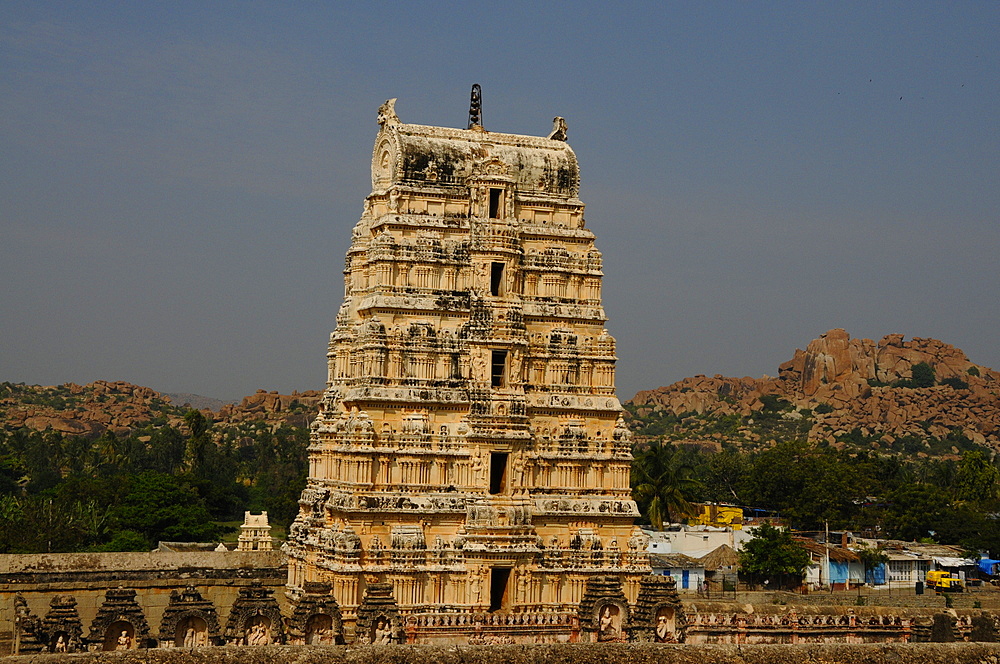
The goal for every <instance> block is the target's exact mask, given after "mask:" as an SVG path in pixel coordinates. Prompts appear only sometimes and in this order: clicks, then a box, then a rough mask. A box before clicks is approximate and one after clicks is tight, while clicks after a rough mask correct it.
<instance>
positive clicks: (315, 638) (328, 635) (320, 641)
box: [306, 614, 333, 645]
mask: <svg viewBox="0 0 1000 664" xmlns="http://www.w3.org/2000/svg"><path fill="white" fill-rule="evenodd" d="M306 643H307V644H309V645H327V644H331V643H333V618H331V617H330V616H327V615H322V614H317V615H315V616H312V617H311V618H309V622H308V623H307V624H306Z"/></svg>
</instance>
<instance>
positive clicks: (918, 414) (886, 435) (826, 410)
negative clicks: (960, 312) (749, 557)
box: [627, 329, 1000, 452]
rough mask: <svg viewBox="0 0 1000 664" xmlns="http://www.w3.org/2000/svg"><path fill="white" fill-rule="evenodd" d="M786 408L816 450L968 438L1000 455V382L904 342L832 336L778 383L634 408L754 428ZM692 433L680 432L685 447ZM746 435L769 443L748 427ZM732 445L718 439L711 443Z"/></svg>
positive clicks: (723, 385) (797, 357) (703, 390)
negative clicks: (732, 420)
mask: <svg viewBox="0 0 1000 664" xmlns="http://www.w3.org/2000/svg"><path fill="white" fill-rule="evenodd" d="M919 365H926V366H925V367H923V369H924V371H926V367H930V368H931V369H933V379H932V380H931V381H930V383H931V384H928V386H915V385H914V383H915V381H914V380H913V379H914V375H913V374H914V372H915V370H914V367H918V371H919V370H920V367H919ZM924 384H925V383H924ZM776 399H777V400H779V401H777V403H781V404H783V405H784V409H783V410H784V412H783V414H782V417H784V418H785V419H788V420H800V421H802V420H803V418H805V421H804V422H803V425H807V432H806V437H807V438H808V439H809V440H811V441H827V442H829V443H831V444H840V443H842V442H843V441H844V439H845V438H847V437H850V438H852V439H853V440H855V441H856V442H857V441H859V440H860V441H863V442H865V443H868V444H872V446H873V447H875V448H880V447H882V448H886V447H888V448H889V449H892V446H893V444H894V443H895V442H896V441H897V440H899V439H903V438H906V439H909V440H913V439H936V440H942V441H943V440H951V439H954V440H959V439H964V440H966V441H971V443H972V444H975V445H980V446H985V447H989V448H992V449H994V450H1000V373H998V372H996V371H993V370H992V369H989V368H986V367H982V366H980V365H977V364H975V363H973V362H972V361H970V360H969V358H968V357H967V356H966V355H965V353H963V352H962V351H961V350H959V349H958V348H955V347H954V346H951V345H949V344H946V343H944V342H942V341H938V340H936V339H923V338H916V337H915V338H913V339H910V340H909V341H906V340H905V339H904V337H903V335H901V334H890V335H887V336H885V337H883V338H882V339H881V340H879V341H878V342H875V341H872V340H871V339H852V338H851V337H850V335H849V334H848V333H847V332H846V331H845V330H842V329H834V330H830V331H829V332H827V333H825V334H822V335H820V337H819V338H818V339H814V340H813V341H811V342H810V343H809V344H808V346H806V349H805V350H800V349H797V350H796V351H795V354H794V355H793V357H792V359H790V360H789V361H787V362H784V363H783V364H781V365H780V366H779V367H778V376H777V377H776V378H773V377H769V376H764V377H762V378H729V377H724V376H721V375H716V376H713V377H707V376H704V375H699V376H694V377H692V378H685V379H683V380H680V381H678V382H676V383H673V384H672V385H668V386H666V387H661V388H658V389H656V390H646V391H641V392H639V393H638V394H636V395H635V397H633V398H632V399H631V400H630V401H629V402H627V406H628V407H629V409H630V411H631V412H632V413H633V414H634V415H637V416H638V417H639V418H643V417H646V416H649V415H650V414H652V413H670V414H673V415H677V416H680V415H689V416H690V415H700V416H704V415H710V416H711V415H714V416H718V417H725V416H739V417H741V418H743V424H744V425H752V424H753V414H754V413H760V412H762V409H766V407H767V406H771V407H772V409H773V406H774V404H775V403H776V401H775V400H776ZM803 428H806V426H804V427H803ZM683 429H684V427H683V426H680V427H678V428H677V430H678V431H680V432H681V434H682V435H681V439H683V437H684V431H683ZM688 433H690V434H691V435H690V436H689V438H690V439H691V440H690V442H697V439H698V438H699V433H698V431H697V430H696V429H692V430H691V431H689V432H688ZM739 434H740V435H742V436H743V437H744V438H748V441H749V442H762V441H761V439H760V436H754V435H753V434H751V433H750V428H747V427H746V426H743V427H742V431H740V432H739ZM740 435H737V436H736V437H737V438H739V437H740ZM725 438H726V437H725V436H724V435H723V436H719V435H716V434H713V435H712V440H711V441H707V442H715V443H718V442H719V441H720V440H724V439H725ZM676 439H677V437H675V440H676ZM910 451H915V450H913V449H911V450H910ZM951 451H952V452H956V451H957V450H951Z"/></svg>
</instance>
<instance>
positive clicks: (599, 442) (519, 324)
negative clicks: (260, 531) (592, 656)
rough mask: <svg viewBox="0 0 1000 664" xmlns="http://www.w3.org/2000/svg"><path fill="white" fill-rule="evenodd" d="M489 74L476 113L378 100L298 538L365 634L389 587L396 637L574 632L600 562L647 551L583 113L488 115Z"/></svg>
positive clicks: (303, 560)
mask: <svg viewBox="0 0 1000 664" xmlns="http://www.w3.org/2000/svg"><path fill="white" fill-rule="evenodd" d="M477 93H478V86H477V87H476V88H474V94H473V98H474V99H473V102H474V103H473V110H472V112H471V113H470V121H469V127H468V128H467V129H449V128H443V127H429V126H422V125H413V124H403V123H402V122H400V120H399V118H398V117H397V115H396V113H395V110H394V103H395V100H394V99H393V100H390V101H388V102H386V103H385V104H383V106H382V107H381V108H380V109H379V115H378V124H379V133H378V136H377V137H376V139H375V149H374V153H373V156H372V192H371V194H370V195H369V196H368V197H367V198H366V199H365V205H364V212H363V214H362V216H361V220H360V221H359V222H358V223H357V225H356V226H355V227H354V231H353V236H352V243H351V247H350V249H349V251H348V253H347V261H346V266H345V270H344V301H343V304H342V305H341V307H340V310H339V313H338V314H337V321H336V329H335V330H334V331H333V333H332V334H331V337H330V345H329V352H328V354H327V357H328V366H329V373H328V378H327V387H326V392H325V396H324V399H323V403H322V407H321V412H320V414H319V416H318V417H317V419H316V421H315V422H314V423H313V425H312V434H311V445H310V448H309V453H310V470H309V479H308V486H307V488H306V490H305V491H304V492H303V494H302V498H301V500H300V501H299V504H300V513H299V515H298V517H297V518H296V520H295V522H294V523H293V525H292V527H291V529H290V532H289V541H288V545H287V551H288V553H289V556H290V558H289V579H288V594H289V597H290V598H291V599H292V601H295V599H296V598H297V597H299V596H301V595H302V593H303V592H304V589H305V588H306V584H307V583H308V584H317V583H321V584H327V585H329V586H330V587H331V588H332V593H333V595H334V596H335V598H336V600H337V603H338V604H339V606H340V609H341V611H342V615H343V621H344V625H345V628H346V631H347V632H348V634H350V631H351V629H353V625H354V623H355V621H357V618H358V615H359V609H361V611H362V614H363V615H365V616H369V615H370V614H371V609H370V607H369V608H365V606H366V604H365V603H366V601H368V600H367V599H366V598H368V597H369V596H371V597H374V596H376V595H378V597H380V598H381V599H379V601H380V602H383V603H386V602H389V600H388V599H387V594H386V589H387V588H388V587H391V590H392V599H394V600H395V606H394V608H393V611H398V616H388V615H387V616H386V618H385V621H383V622H380V623H379V625H380V627H379V629H381V630H383V632H384V633H385V634H388V631H386V630H388V627H387V625H388V624H389V622H390V619H391V620H395V621H397V622H398V625H399V627H398V634H397V635H395V636H393V638H394V639H396V640H403V639H408V640H410V641H423V642H428V641H430V642H433V641H436V640H437V641H448V640H450V641H455V640H461V639H462V638H463V635H465V636H469V635H472V636H469V638H472V639H473V642H475V640H474V639H475V638H485V637H482V634H484V633H490V634H499V635H500V636H498V637H495V638H501V639H507V640H514V641H518V640H529V638H528V636H525V635H529V636H530V637H531V639H532V640H538V639H539V638H541V640H567V639H569V638H570V632H571V629H572V628H571V623H573V619H572V617H573V616H576V614H577V611H578V609H579V607H580V603H581V600H583V598H584V592H585V587H586V585H587V580H588V579H590V578H592V577H594V576H597V575H602V576H608V575H613V576H615V577H617V578H619V579H621V582H622V590H623V592H624V594H625V596H626V597H624V598H622V599H623V600H624V599H627V600H628V601H629V602H634V601H635V600H636V596H637V594H638V590H639V579H640V578H641V577H642V576H644V575H646V574H649V571H650V570H649V565H648V559H647V556H646V553H645V542H644V541H643V536H642V534H641V531H639V529H638V528H637V527H635V526H634V524H633V521H634V518H635V517H636V516H638V511H637V509H636V506H635V503H634V502H633V501H632V499H631V495H630V489H629V469H630V462H631V460H632V456H631V450H630V446H631V440H630V436H629V433H628V431H627V429H626V428H625V426H624V423H623V420H622V418H621V412H622V409H621V406H620V404H619V401H618V399H617V398H616V396H615V382H614V381H615V359H616V358H615V340H614V338H613V337H612V336H611V335H610V334H608V331H607V330H606V329H604V324H605V315H604V309H603V308H602V306H601V277H602V266H601V253H600V252H599V251H598V250H597V249H596V248H595V246H594V235H593V233H591V232H590V231H589V230H588V229H587V228H586V227H585V223H584V205H583V203H582V202H581V201H580V199H579V198H578V194H579V184H580V174H579V167H578V165H577V160H576V155H575V154H574V153H573V150H572V149H571V148H570V147H569V145H568V144H567V143H566V123H565V122H564V121H563V119H562V118H556V119H555V126H554V128H553V131H552V133H551V134H550V135H549V136H548V137H546V138H543V137H534V136H516V135H510V134H500V133H494V132H490V131H486V130H485V129H484V128H483V126H482V123H481V121H480V116H479V110H478V94H477ZM369 590H371V592H369ZM366 611H367V613H366ZM511 616H513V617H511ZM368 621H369V618H368V617H365V618H364V620H363V621H360V622H359V625H360V624H362V623H364V624H365V625H367V624H368ZM371 621H373V623H374V621H375V618H371ZM546 621H548V622H546ZM511 625H514V627H511ZM517 625H520V626H521V627H520V628H519V627H517ZM531 625H533V627H531ZM484 626H485V627H484ZM529 627H530V628H529ZM522 628H524V629H522ZM361 629H362V628H359V630H358V631H359V632H360V631H361ZM364 629H367V627H365V628H364ZM372 629H375V628H372ZM404 629H405V634H404V633H403V630H404ZM484 630H485V631H484ZM476 634H478V635H480V636H479V637H476V636H475V635H476ZM505 635H506V636H505ZM357 638H358V639H360V640H362V641H364V640H374V639H376V638H381V639H383V640H384V638H388V637H383V635H382V632H378V633H375V632H373V634H370V635H369V634H358V635H357Z"/></svg>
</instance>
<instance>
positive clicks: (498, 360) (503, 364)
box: [490, 350, 507, 387]
mask: <svg viewBox="0 0 1000 664" xmlns="http://www.w3.org/2000/svg"><path fill="white" fill-rule="evenodd" d="M506 373H507V351H505V350H495V351H493V366H492V371H491V372H490V382H491V384H492V385H493V387H503V386H504V375H505V374H506Z"/></svg>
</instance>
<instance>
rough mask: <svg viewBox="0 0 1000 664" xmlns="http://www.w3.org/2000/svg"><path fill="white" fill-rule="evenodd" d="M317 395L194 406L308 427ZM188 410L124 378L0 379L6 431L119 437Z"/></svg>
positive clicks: (209, 413)
mask: <svg viewBox="0 0 1000 664" xmlns="http://www.w3.org/2000/svg"><path fill="white" fill-rule="evenodd" d="M184 396H185V397H190V396H193V395H184ZM320 397H321V393H320V392H319V391H316V390H306V391H304V392H297V391H293V392H292V394H290V395H287V394H278V393H277V392H274V391H272V392H268V391H265V390H257V392H256V393H255V394H252V395H250V396H247V397H244V398H243V399H242V400H241V401H240V402H239V403H236V404H226V405H223V406H222V407H221V408H220V409H219V410H218V411H215V410H212V409H209V408H202V409H200V410H201V412H202V414H204V415H205V417H206V418H208V419H209V420H211V421H214V422H216V423H217V424H221V425H230V424H238V423H240V422H249V421H264V422H266V423H267V424H269V425H271V426H272V427H278V426H280V425H282V424H290V425H294V426H308V424H309V422H310V421H312V419H313V418H314V417H315V416H316V412H317V410H318V407H319V400H320ZM186 401H187V399H185V402H186ZM188 409H189V406H187V405H184V404H177V403H175V401H174V400H173V399H171V397H170V396H169V395H167V394H162V393H160V392H157V391H155V390H153V389H151V388H149V387H142V386H140V385H133V384H132V383H128V382H125V381H105V380H97V381H94V382H92V383H87V384H86V385H77V384H75V383H66V384H63V385H54V386H42V385H24V384H15V383H0V428H3V429H5V430H8V431H13V430H17V429H22V428H27V429H31V430H35V431H46V430H51V431H55V432H58V433H61V434H65V435H70V436H99V435H101V434H102V433H104V432H105V431H108V430H111V431H113V432H114V433H116V434H122V435H124V434H128V433H130V432H132V431H135V430H136V429H140V428H143V427H146V426H148V425H150V424H158V423H159V424H169V425H172V426H180V425H181V424H182V423H183V421H184V413H185V412H187V410H188Z"/></svg>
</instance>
